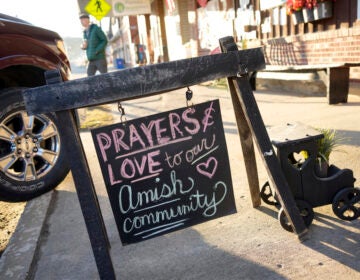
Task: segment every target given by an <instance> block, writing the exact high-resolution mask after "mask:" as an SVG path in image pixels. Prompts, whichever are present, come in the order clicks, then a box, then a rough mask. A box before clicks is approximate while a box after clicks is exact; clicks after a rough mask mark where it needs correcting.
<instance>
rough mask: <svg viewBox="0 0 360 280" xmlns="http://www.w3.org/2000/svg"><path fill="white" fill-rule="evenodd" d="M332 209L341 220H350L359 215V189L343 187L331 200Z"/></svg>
mask: <svg viewBox="0 0 360 280" xmlns="http://www.w3.org/2000/svg"><path fill="white" fill-rule="evenodd" d="M332 209H333V211H334V213H335V215H336V216H338V217H339V218H340V219H342V220H346V221H352V220H355V219H357V218H358V217H359V216H360V189H359V188H344V189H342V190H341V191H339V192H338V193H337V194H336V195H335V197H334V200H333V203H332Z"/></svg>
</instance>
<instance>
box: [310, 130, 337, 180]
mask: <svg viewBox="0 0 360 280" xmlns="http://www.w3.org/2000/svg"><path fill="white" fill-rule="evenodd" d="M318 130H319V131H320V132H321V133H322V134H324V138H322V139H319V140H317V146H318V154H317V158H316V164H315V172H316V174H317V175H318V176H319V177H327V171H328V168H329V159H330V154H331V152H332V151H334V150H335V149H336V148H337V147H338V146H339V145H340V144H341V143H342V142H343V140H344V139H343V138H340V137H339V136H338V134H337V132H336V130H334V129H324V128H319V129H318Z"/></svg>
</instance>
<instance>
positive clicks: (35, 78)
mask: <svg viewBox="0 0 360 280" xmlns="http://www.w3.org/2000/svg"><path fill="white" fill-rule="evenodd" d="M44 72H45V70H44V69H41V68H38V67H34V66H30V65H17V66H10V67H8V68H5V69H2V70H0V89H5V88H9V87H37V86H41V85H44V84H45V83H46V82H45V77H44Z"/></svg>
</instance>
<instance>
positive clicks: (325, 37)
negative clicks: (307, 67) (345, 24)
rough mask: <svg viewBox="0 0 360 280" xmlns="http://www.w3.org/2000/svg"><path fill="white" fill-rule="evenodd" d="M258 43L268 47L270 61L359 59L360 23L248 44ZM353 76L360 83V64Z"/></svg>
mask: <svg viewBox="0 0 360 280" xmlns="http://www.w3.org/2000/svg"><path fill="white" fill-rule="evenodd" d="M258 46H263V47H264V53H265V58H266V62H267V63H268V64H280V65H282V64H284V65H291V64H331V63H343V62H348V63H359V62H360V25H359V24H357V25H354V26H353V27H351V28H341V29H335V30H328V31H323V32H316V33H308V34H302V35H294V36H288V37H281V38H274V39H265V40H254V41H250V42H248V47H258ZM350 79H351V82H355V83H358V84H359V87H360V67H353V68H351V71H350Z"/></svg>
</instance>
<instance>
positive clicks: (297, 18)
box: [291, 10, 304, 25]
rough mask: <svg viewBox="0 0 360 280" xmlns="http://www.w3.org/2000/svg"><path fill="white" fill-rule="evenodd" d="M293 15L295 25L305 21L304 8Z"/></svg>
mask: <svg viewBox="0 0 360 280" xmlns="http://www.w3.org/2000/svg"><path fill="white" fill-rule="evenodd" d="M291 17H292V20H293V23H294V24H295V25H297V24H300V23H303V22H304V16H303V13H302V10H300V11H295V12H293V13H292V14H291Z"/></svg>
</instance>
